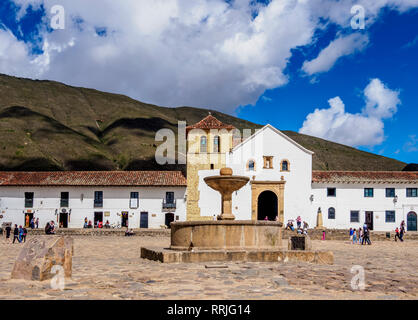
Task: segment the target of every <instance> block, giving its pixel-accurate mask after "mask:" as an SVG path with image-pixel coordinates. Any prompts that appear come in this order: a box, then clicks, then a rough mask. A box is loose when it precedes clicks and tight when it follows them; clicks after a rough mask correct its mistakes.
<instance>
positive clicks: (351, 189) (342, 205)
mask: <svg viewBox="0 0 418 320" xmlns="http://www.w3.org/2000/svg"><path fill="white" fill-rule="evenodd" d="M416 187H417V185H416V184H415V185H405V184H370V185H364V184H326V185H325V184H316V183H315V184H313V185H312V194H313V195H314V201H313V203H312V215H314V216H315V217H316V212H317V210H318V208H319V207H321V209H322V217H323V221H324V226H325V227H327V228H332V229H333V228H335V229H348V228H350V227H353V228H359V227H362V226H363V224H364V221H365V212H366V211H373V224H374V230H376V231H392V230H394V229H395V228H396V227H397V226H399V225H400V223H401V221H402V220H405V223H406V216H407V214H408V213H409V212H411V211H414V212H417V210H418V198H407V197H406V188H416ZM327 188H337V194H336V197H327ZM364 188H374V197H373V198H366V197H364ZM386 188H395V190H396V191H395V194H396V195H397V196H398V201H397V203H396V204H395V203H394V202H393V198H386ZM330 207H334V208H335V210H336V214H335V220H334V219H328V209H329V208H330ZM352 210H354V211H360V216H359V217H360V222H359V223H352V222H350V211H352ZM386 211H395V222H394V223H387V222H385V220H386Z"/></svg>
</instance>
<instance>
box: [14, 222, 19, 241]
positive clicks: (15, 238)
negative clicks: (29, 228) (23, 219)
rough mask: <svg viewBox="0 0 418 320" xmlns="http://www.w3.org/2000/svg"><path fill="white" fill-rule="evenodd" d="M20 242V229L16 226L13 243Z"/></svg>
mask: <svg viewBox="0 0 418 320" xmlns="http://www.w3.org/2000/svg"><path fill="white" fill-rule="evenodd" d="M16 240H17V241H18V242H19V228H18V227H17V224H15V228H14V230H13V243H15V241H16Z"/></svg>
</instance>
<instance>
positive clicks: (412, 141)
mask: <svg viewBox="0 0 418 320" xmlns="http://www.w3.org/2000/svg"><path fill="white" fill-rule="evenodd" d="M403 149H404V150H405V151H406V152H417V151H418V137H417V135H416V134H412V135H410V136H409V141H407V142H406V143H405V145H404V148H403Z"/></svg>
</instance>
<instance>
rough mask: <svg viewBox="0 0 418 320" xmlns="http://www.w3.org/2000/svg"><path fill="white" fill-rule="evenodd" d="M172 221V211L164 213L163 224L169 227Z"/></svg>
mask: <svg viewBox="0 0 418 320" xmlns="http://www.w3.org/2000/svg"><path fill="white" fill-rule="evenodd" d="M171 222H174V213H171V212H170V213H166V214H165V225H166V226H167V227H168V228H170V223H171Z"/></svg>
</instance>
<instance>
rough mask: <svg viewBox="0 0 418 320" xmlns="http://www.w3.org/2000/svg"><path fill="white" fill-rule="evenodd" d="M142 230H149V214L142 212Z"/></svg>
mask: <svg viewBox="0 0 418 320" xmlns="http://www.w3.org/2000/svg"><path fill="white" fill-rule="evenodd" d="M139 227H140V228H143V229H148V212H141V219H140V225H139Z"/></svg>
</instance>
